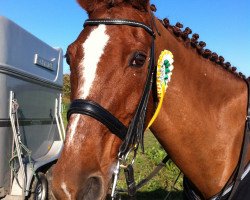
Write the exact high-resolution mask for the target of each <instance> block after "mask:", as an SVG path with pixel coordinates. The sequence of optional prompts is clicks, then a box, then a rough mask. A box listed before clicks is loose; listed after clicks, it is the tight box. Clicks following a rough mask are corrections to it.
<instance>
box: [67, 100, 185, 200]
mask: <svg viewBox="0 0 250 200" xmlns="http://www.w3.org/2000/svg"><path fill="white" fill-rule="evenodd" d="M67 110H68V104H64V106H63V119H64V123H65V124H67V120H66V111H67ZM144 141H145V152H144V154H142V153H141V151H140V150H139V151H138V154H137V157H136V160H135V163H134V174H135V180H136V183H139V182H140V181H141V180H142V179H144V178H146V177H147V176H148V175H149V174H150V173H151V172H152V171H153V169H154V168H155V167H156V166H157V164H159V163H160V162H161V161H162V159H163V158H164V157H165V156H166V153H165V151H164V149H163V148H162V147H161V146H160V144H159V143H158V141H157V140H156V139H155V137H154V136H153V134H152V133H151V132H150V131H146V132H145V140H144ZM179 172H180V171H179V169H178V168H177V167H176V166H175V164H174V163H173V162H172V161H169V162H168V163H167V165H166V167H164V168H163V169H162V170H161V171H160V172H159V173H158V174H157V175H156V176H155V177H154V178H153V179H152V180H150V181H149V182H148V183H147V184H146V185H145V186H143V187H142V188H141V189H140V190H139V191H138V192H137V195H136V199H137V200H165V198H166V196H167V195H168V193H169V192H170V195H169V198H168V200H181V199H183V197H182V188H183V186H182V176H180V178H179V179H178V181H177V182H176V184H175V187H174V188H173V187H172V186H173V184H174V182H175V180H176V177H177V176H178V175H179ZM118 188H122V189H126V181H125V177H124V173H123V172H122V171H121V173H120V176H119V181H118ZM119 199H121V200H126V199H128V197H127V196H126V195H125V194H122V195H121V196H120V198H119Z"/></svg>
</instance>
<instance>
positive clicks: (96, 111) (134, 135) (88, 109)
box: [67, 19, 155, 155]
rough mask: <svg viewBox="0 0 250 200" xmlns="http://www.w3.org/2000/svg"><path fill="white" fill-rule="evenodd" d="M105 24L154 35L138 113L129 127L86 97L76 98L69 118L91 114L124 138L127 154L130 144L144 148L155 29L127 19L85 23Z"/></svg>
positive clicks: (90, 24)
mask: <svg viewBox="0 0 250 200" xmlns="http://www.w3.org/2000/svg"><path fill="white" fill-rule="evenodd" d="M100 24H104V25H110V26H111V25H117V26H124V25H126V26H132V27H138V28H142V29H144V30H145V31H146V32H147V33H149V34H150V35H151V36H152V44H151V52H150V63H149V67H148V73H147V79H146V83H145V86H144V91H143V95H142V97H141V100H140V103H139V105H138V107H137V110H136V113H135V115H134V117H133V119H132V120H131V122H130V124H129V126H128V127H126V126H125V125H124V124H123V123H122V122H120V120H119V119H117V118H116V117H115V116H114V115H113V114H111V113H110V112H109V111H108V110H106V109H105V108H103V107H102V106H101V105H99V104H98V103H96V102H93V101H89V100H86V99H76V100H74V101H73V102H72V103H71V105H70V108H69V110H68V113H67V119H68V120H69V119H70V116H71V115H72V114H82V115H87V116H90V117H92V118H94V119H96V120H98V121H99V122H101V123H102V124H104V125H105V126H106V127H107V128H108V129H109V130H110V131H111V132H112V133H113V134H115V135H116V136H117V137H119V138H120V139H121V140H123V143H122V145H121V147H120V154H123V155H124V154H126V153H127V152H128V151H129V148H130V146H138V145H139V144H141V146H142V148H143V132H144V129H145V116H146V110H147V105H148V99H149V95H150V91H151V88H152V83H153V74H154V69H155V60H154V59H155V51H154V39H155V33H154V31H153V30H152V29H151V28H150V27H149V26H147V25H146V24H144V23H141V22H137V21H132V20H126V19H88V20H86V21H85V23H84V27H86V26H97V25H100Z"/></svg>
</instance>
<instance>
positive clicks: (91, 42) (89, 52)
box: [79, 25, 109, 99]
mask: <svg viewBox="0 0 250 200" xmlns="http://www.w3.org/2000/svg"><path fill="white" fill-rule="evenodd" d="M108 41H109V36H108V35H107V34H106V26H105V25H99V26H98V27H97V28H95V29H94V30H93V31H92V32H91V33H90V35H89V36H88V38H87V39H86V41H85V42H84V43H83V45H82V47H83V52H84V57H83V59H82V61H81V63H80V66H82V67H83V68H82V69H83V76H84V85H83V86H80V88H79V89H80V96H81V98H83V99H85V98H86V97H87V96H88V95H89V92H90V89H91V87H92V84H93V82H94V80H95V76H96V70H97V66H98V63H99V62H100V59H101V57H102V55H103V53H104V49H105V47H106V45H107V43H108Z"/></svg>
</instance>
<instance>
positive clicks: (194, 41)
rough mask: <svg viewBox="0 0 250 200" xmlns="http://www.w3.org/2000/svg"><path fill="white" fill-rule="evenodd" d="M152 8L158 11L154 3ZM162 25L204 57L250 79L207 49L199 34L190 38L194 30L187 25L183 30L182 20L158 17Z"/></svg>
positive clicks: (240, 76)
mask: <svg viewBox="0 0 250 200" xmlns="http://www.w3.org/2000/svg"><path fill="white" fill-rule="evenodd" d="M151 10H152V11H153V12H156V10H157V9H156V6H155V5H154V4H152V5H151ZM158 20H159V21H160V22H161V23H162V25H163V26H164V27H165V28H166V29H168V30H170V31H172V32H173V33H174V35H175V36H176V37H178V38H182V40H183V41H184V42H185V43H186V44H190V46H191V47H193V48H194V49H196V50H197V53H198V54H200V55H201V56H202V57H203V58H206V59H209V60H210V61H211V62H214V63H216V64H218V65H220V66H221V67H223V68H224V69H225V70H227V71H229V72H231V73H232V74H234V75H235V76H237V77H239V78H242V79H244V80H246V79H248V80H250V77H248V78H246V76H245V75H244V74H243V73H241V72H237V68H236V67H235V66H231V63H230V62H225V59H224V57H223V56H219V55H218V54H217V53H215V52H212V51H211V50H209V49H205V47H206V43H205V42H203V41H198V39H199V34H197V33H194V34H193V35H192V37H191V38H190V37H189V35H190V34H192V30H191V29H190V28H189V27H186V28H185V29H184V30H183V24H181V23H180V22H177V23H176V24H175V25H174V26H173V25H170V22H169V19H167V18H164V19H163V20H161V19H158Z"/></svg>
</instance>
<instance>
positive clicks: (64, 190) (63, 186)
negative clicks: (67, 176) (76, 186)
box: [61, 182, 71, 200]
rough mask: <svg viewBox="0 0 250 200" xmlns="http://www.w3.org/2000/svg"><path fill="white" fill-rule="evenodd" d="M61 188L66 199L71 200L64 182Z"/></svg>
mask: <svg viewBox="0 0 250 200" xmlns="http://www.w3.org/2000/svg"><path fill="white" fill-rule="evenodd" d="M61 188H62V189H63V192H64V193H65V194H66V196H67V198H68V199H69V200H71V195H70V193H69V191H68V190H67V186H66V184H65V183H64V182H63V183H62V184H61Z"/></svg>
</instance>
